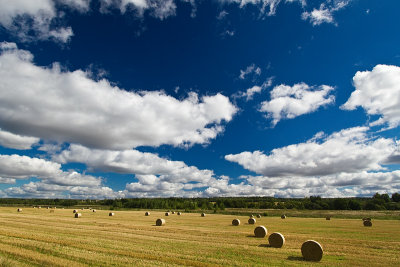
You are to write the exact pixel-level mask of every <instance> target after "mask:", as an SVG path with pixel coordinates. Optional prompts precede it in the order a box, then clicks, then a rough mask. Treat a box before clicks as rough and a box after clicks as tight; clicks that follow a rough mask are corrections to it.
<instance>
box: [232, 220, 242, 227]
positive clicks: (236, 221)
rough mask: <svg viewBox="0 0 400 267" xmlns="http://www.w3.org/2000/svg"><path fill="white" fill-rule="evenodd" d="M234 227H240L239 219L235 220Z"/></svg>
mask: <svg viewBox="0 0 400 267" xmlns="http://www.w3.org/2000/svg"><path fill="white" fill-rule="evenodd" d="M232 225H234V226H239V225H240V220H239V219H233V221H232Z"/></svg>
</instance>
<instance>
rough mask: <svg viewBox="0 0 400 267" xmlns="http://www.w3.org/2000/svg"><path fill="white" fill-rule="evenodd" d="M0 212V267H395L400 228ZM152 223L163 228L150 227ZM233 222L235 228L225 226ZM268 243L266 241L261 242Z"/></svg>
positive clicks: (355, 222)
mask: <svg viewBox="0 0 400 267" xmlns="http://www.w3.org/2000/svg"><path fill="white" fill-rule="evenodd" d="M79 212H80V213H82V217H81V218H78V219H76V218H74V217H73V213H72V209H56V210H54V212H50V210H48V209H44V208H42V209H33V208H26V207H24V208H23V211H22V212H19V213H18V212H17V209H16V208H15V207H3V208H0V266H133V265H135V266H174V265H191V266H222V265H225V266H257V265H258V266H263V265H264V266H265V265H269V266H314V265H315V266H376V265H382V266H394V265H397V264H398V263H399V262H400V255H399V253H398V251H400V221H399V220H384V219H379V220H374V218H373V226H372V227H364V226H363V225H362V220H361V217H360V218H358V219H344V218H335V217H333V218H332V219H331V220H330V221H327V220H325V218H301V217H290V216H288V217H287V218H286V219H285V220H282V219H280V217H271V216H268V217H262V218H261V219H258V218H257V222H256V224H255V225H249V224H247V219H248V217H247V216H234V215H221V214H207V215H206V216H205V217H201V216H200V213H183V214H182V215H181V216H178V215H176V214H171V215H170V216H168V217H166V216H164V212H161V211H158V212H157V211H151V214H150V216H144V211H114V212H115V216H113V217H110V216H108V213H109V211H107V210H98V211H97V212H96V213H94V212H92V211H90V210H80V211H79ZM157 218H164V219H165V220H166V225H165V226H161V227H157V226H155V222H156V219H157ZM234 218H239V219H240V221H241V225H240V226H232V225H231V222H232V220H233V219H234ZM258 225H264V226H265V227H266V228H267V229H268V235H269V234H271V233H273V232H280V233H282V234H283V235H284V236H285V238H286V243H285V245H284V246H283V248H280V249H278V248H271V247H269V246H268V240H267V238H255V237H254V233H253V230H254V228H255V227H256V226H258ZM267 237H268V236H267ZM308 239H313V240H316V241H318V242H319V243H320V244H321V245H322V246H323V248H324V256H323V258H322V260H321V262H317V263H315V262H306V261H303V259H302V257H301V252H300V247H301V245H302V243H303V242H304V241H306V240H308Z"/></svg>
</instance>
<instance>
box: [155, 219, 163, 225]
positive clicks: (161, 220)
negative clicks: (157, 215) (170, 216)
mask: <svg viewBox="0 0 400 267" xmlns="http://www.w3.org/2000/svg"><path fill="white" fill-rule="evenodd" d="M156 225H157V226H163V225H165V220H164V219H157V221H156Z"/></svg>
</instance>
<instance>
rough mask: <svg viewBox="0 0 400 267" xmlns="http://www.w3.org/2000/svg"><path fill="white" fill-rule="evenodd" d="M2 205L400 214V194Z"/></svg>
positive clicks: (22, 201) (12, 202)
mask: <svg viewBox="0 0 400 267" xmlns="http://www.w3.org/2000/svg"><path fill="white" fill-rule="evenodd" d="M0 205H25V206H30V205H32V206H59V207H72V206H88V207H89V206H105V207H107V208H111V209H122V208H126V209H176V210H225V209H226V208H248V209H298V210H400V194H399V193H394V194H392V196H391V197H389V195H388V194H379V193H376V194H375V195H374V196H373V197H371V198H322V197H320V196H310V197H306V198H273V197H219V198H122V199H104V200H92V199H85V200H78V199H21V198H2V199H0Z"/></svg>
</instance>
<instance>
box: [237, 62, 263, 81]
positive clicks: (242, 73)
mask: <svg viewBox="0 0 400 267" xmlns="http://www.w3.org/2000/svg"><path fill="white" fill-rule="evenodd" d="M252 73H254V75H257V76H259V75H260V74H261V69H260V67H257V66H256V65H255V64H254V63H253V64H251V65H250V66H247V67H246V69H244V70H240V75H239V78H240V79H241V80H244V79H245V78H246V76H248V75H250V74H252Z"/></svg>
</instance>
